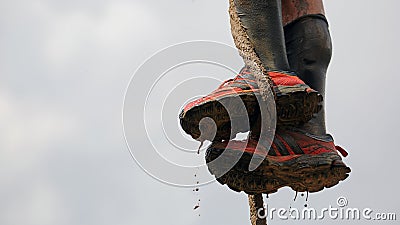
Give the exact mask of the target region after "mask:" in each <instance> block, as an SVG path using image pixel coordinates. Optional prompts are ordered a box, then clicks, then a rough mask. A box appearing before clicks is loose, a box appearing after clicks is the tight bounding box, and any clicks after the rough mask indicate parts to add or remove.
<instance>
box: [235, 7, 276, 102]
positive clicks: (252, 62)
mask: <svg viewBox="0 0 400 225" xmlns="http://www.w3.org/2000/svg"><path fill="white" fill-rule="evenodd" d="M229 15H230V23H231V32H232V36H233V40H234V42H235V45H236V47H237V49H238V50H239V55H240V56H241V57H242V58H243V61H244V63H245V64H246V66H247V67H249V69H250V71H251V72H252V73H253V75H254V77H255V78H256V81H257V85H258V87H259V89H260V94H261V97H262V99H263V100H264V101H267V99H268V98H269V97H270V96H269V95H270V91H269V87H271V89H272V87H273V82H272V80H271V78H270V77H269V76H268V71H267V69H266V68H265V67H264V66H263V64H262V63H261V60H260V58H259V57H258V55H257V53H256V51H255V48H254V47H253V44H252V43H251V41H250V38H249V36H248V35H247V33H246V28H245V27H244V26H243V24H242V22H241V21H240V18H239V16H238V13H237V11H236V7H235V2H234V0H229ZM272 93H273V95H274V97H276V96H275V93H274V92H273V91H272Z"/></svg>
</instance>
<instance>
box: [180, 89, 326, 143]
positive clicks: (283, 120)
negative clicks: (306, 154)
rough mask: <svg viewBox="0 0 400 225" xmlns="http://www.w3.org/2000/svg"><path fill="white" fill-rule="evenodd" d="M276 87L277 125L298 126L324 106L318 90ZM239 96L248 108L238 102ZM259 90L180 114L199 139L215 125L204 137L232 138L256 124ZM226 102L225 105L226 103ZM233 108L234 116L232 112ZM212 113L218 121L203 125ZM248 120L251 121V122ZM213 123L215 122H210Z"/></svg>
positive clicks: (182, 121) (226, 97)
mask: <svg viewBox="0 0 400 225" xmlns="http://www.w3.org/2000/svg"><path fill="white" fill-rule="evenodd" d="M276 89H278V90H277V91H276V93H277V100H276V102H275V105H276V114H277V125H279V126H298V125H300V124H303V123H306V122H308V121H309V120H310V119H312V118H313V116H314V115H315V114H316V113H317V112H319V111H320V110H321V108H322V105H321V104H320V103H321V102H322V100H323V99H322V96H321V95H320V94H318V92H315V91H313V92H307V91H306V88H304V87H300V86H290V87H278V88H276ZM238 97H240V100H241V102H243V104H244V106H245V108H243V107H241V104H237V103H238V100H239V99H238ZM257 99H261V98H260V97H259V94H257V96H256V95H254V92H247V93H243V94H242V93H240V94H231V95H226V96H223V97H221V98H220V99H218V100H215V101H209V102H206V103H204V104H202V105H198V106H195V107H193V108H192V109H190V110H188V111H187V112H186V113H185V114H184V113H183V111H182V113H181V114H180V116H179V117H180V123H181V126H182V129H183V130H184V131H185V132H186V133H188V134H190V135H191V136H192V138H194V139H196V140H197V139H199V138H200V136H201V135H202V134H201V130H207V129H211V128H210V127H212V126H214V123H215V125H216V134H215V137H214V135H207V134H203V137H202V138H203V140H210V141H212V140H214V141H219V140H230V139H232V138H234V137H235V136H236V134H237V133H240V132H247V131H249V130H250V128H251V127H253V126H256V125H257V124H256V122H257V117H258V115H259V114H260V109H259V104H258V100H257ZM224 106H225V107H224ZM228 111H229V112H230V114H231V115H230V116H229V114H228ZM206 117H209V118H211V119H212V120H213V121H214V122H211V121H209V122H208V123H207V122H205V123H203V124H202V125H201V126H203V127H201V126H200V121H201V120H202V119H203V118H206ZM247 121H248V122H247ZM210 123H212V124H210ZM213 137H214V138H213Z"/></svg>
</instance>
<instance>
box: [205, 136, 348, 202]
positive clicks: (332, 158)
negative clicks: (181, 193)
mask: <svg viewBox="0 0 400 225" xmlns="http://www.w3.org/2000/svg"><path fill="white" fill-rule="evenodd" d="M227 145H228V142H227V141H226V142H214V143H212V144H211V145H210V147H209V148H208V149H207V153H206V162H207V166H208V169H209V171H210V172H211V174H213V175H214V176H216V178H217V181H219V182H220V183H221V184H226V185H227V186H228V187H229V188H230V189H232V190H234V191H244V192H246V193H248V194H256V193H267V194H268V193H273V192H276V191H277V190H278V189H279V188H281V187H284V186H289V187H291V188H292V189H293V190H295V191H299V192H304V191H308V192H318V191H321V190H322V189H323V188H324V187H327V188H329V187H332V186H335V185H336V184H338V183H339V181H341V180H344V179H346V178H347V177H348V176H349V174H348V173H350V171H351V170H350V168H349V167H347V166H346V165H345V164H344V163H343V161H342V158H341V157H340V156H339V154H338V152H340V153H341V154H342V155H343V156H347V152H346V151H345V150H344V149H342V148H341V147H338V146H335V145H334V143H333V138H332V136H331V135H329V134H327V135H325V136H315V135H311V134H308V133H306V132H304V131H301V130H290V131H289V130H277V132H276V134H275V138H274V140H273V141H272V145H271V148H270V149H269V151H267V150H266V149H265V147H263V146H262V145H261V144H260V145H259V146H258V148H256V146H257V141H255V140H252V139H249V140H248V142H247V144H246V141H231V143H230V144H229V146H228V148H227ZM252 157H258V158H260V159H261V160H262V163H261V164H260V165H259V166H258V167H257V168H256V169H255V170H253V171H249V164H250V162H251V159H252ZM217 158H218V159H217ZM216 159H217V161H215V163H213V161H214V160H216ZM235 160H236V161H237V163H236V164H235V165H232V164H233V162H235ZM232 166H233V167H232ZM231 167H232V168H231Z"/></svg>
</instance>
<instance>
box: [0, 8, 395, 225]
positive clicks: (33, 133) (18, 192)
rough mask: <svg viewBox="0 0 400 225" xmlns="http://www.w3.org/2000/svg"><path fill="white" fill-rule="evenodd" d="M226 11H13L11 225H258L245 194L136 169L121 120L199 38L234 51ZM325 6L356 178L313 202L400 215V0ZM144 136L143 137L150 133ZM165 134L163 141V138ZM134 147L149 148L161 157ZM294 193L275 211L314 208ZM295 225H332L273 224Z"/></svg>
mask: <svg viewBox="0 0 400 225" xmlns="http://www.w3.org/2000/svg"><path fill="white" fill-rule="evenodd" d="M227 6H228V3H227V1H215V0H170V1H154V0H147V1H144V0H143V1H142V0H135V1H128V0H113V1H111V0H100V1H94V0H83V1H77V0H71V1H57V0H55V1H51V0H38V1H26V0H14V1H0V12H1V13H0V49H1V52H0V224H24V225H36V224H37V225H39V224H40V225H50V224H51V225H53V224H58V225H63V224H75V225H78V224H85V225H89V224H93V225H101V224H107V225H110V224H121V225H125V224H126V225H127V224H174V225H180V224H182V225H183V224H249V220H248V217H249V215H248V206H247V198H246V195H244V194H243V193H242V194H238V193H234V192H232V191H230V190H228V189H227V188H226V187H225V186H221V185H219V184H217V183H212V184H210V185H207V186H204V187H201V188H200V191H199V192H196V193H194V192H193V191H192V189H191V188H179V187H173V186H168V185H165V184H163V183H160V182H158V181H156V180H155V179H153V178H151V177H150V176H148V175H147V174H146V173H145V172H143V171H142V170H141V169H140V167H139V166H138V165H137V164H136V163H135V162H134V161H133V160H132V159H131V157H130V155H129V151H128V150H127V147H126V144H125V140H124V135H123V130H122V122H121V121H122V104H123V99H124V93H125V89H126V87H127V85H128V83H129V81H130V79H131V77H132V75H133V74H134V72H135V71H136V69H137V68H138V67H139V66H140V65H141V64H142V63H143V62H144V61H145V60H146V59H147V58H149V57H150V56H151V55H153V54H154V53H155V52H157V51H159V50H160V49H162V48H165V47H168V46H170V45H172V44H176V43H180V42H183V41H190V40H211V41H217V42H221V43H225V44H228V45H231V46H233V41H232V38H231V36H230V30H229V20H228V14H227ZM325 6H326V13H327V17H328V20H329V21H330V28H331V34H332V38H333V44H334V56H333V59H332V63H331V66H330V69H329V74H328V83H327V95H328V96H327V97H326V102H327V103H326V104H327V123H328V130H329V132H331V133H332V134H333V135H334V137H335V139H336V142H337V144H339V145H341V146H343V147H345V148H346V149H347V150H348V151H349V153H350V155H349V157H348V158H346V162H347V163H348V164H349V165H350V166H351V167H352V170H353V172H352V173H351V176H350V178H349V179H348V180H346V181H345V182H342V183H340V185H338V186H336V187H335V188H331V189H327V190H325V191H323V192H321V193H317V194H311V195H310V197H309V201H308V204H309V206H312V207H315V208H323V207H328V206H329V205H335V204H336V199H337V198H338V197H339V196H345V197H346V198H347V199H348V201H349V206H351V207H358V208H366V207H369V208H372V209H374V210H375V211H377V212H395V213H397V216H399V215H400V212H399V211H398V208H399V207H398V205H397V204H398V201H397V199H398V198H397V194H398V193H397V189H398V185H399V182H398V178H397V177H398V173H397V171H398V168H397V165H398V161H397V160H398V159H399V158H400V153H399V150H398V140H399V138H400V136H399V131H398V127H399V126H400V120H399V118H398V115H399V114H400V107H399V106H398V96H399V94H398V91H397V89H398V84H399V83H400V78H399V76H398V52H399V51H400V44H399V42H398V40H399V32H398V24H397V23H398V18H397V16H396V15H397V14H398V8H399V6H400V3H399V1H397V0H383V1H370V0H368V1H366V0H354V1H344V0H336V1H325ZM235 57H236V58H237V56H235ZM235 57H233V58H235ZM239 67H240V65H237V68H235V69H238V68H239ZM193 71H194V70H193ZM192 75H193V74H192ZM194 75H196V74H194ZM210 76H211V77H212V76H216V75H213V74H211V75H210ZM229 76H230V74H226V75H224V76H221V77H218V78H217V79H218V80H220V79H225V78H228V77H229ZM150 78H151V76H149V79H150ZM146 82H153V81H152V80H147V81H146ZM174 82H176V83H174V84H175V85H176V84H178V83H179V79H177V80H175V81H174ZM203 83H204V82H203ZM203 83H202V85H201V86H193V88H192V89H196V91H197V94H207V93H208V92H209V91H210V90H212V89H213V88H215V87H216V86H217V84H218V83H219V81H218V82H217V81H216V80H214V82H208V85H209V86H208V87H206V85H205V84H203ZM205 83H207V82H205ZM188 85H189V84H188ZM192 85H193V84H192ZM197 85H200V83H197ZM139 86H140V85H139ZM200 87H204V88H200ZM145 91H146V92H147V91H148V90H143V92H145ZM159 94H160V95H161V94H163V93H162V92H160V93H159ZM164 94H165V93H164ZM185 94H186V93H185ZM192 95H193V93H190V94H188V96H187V97H186V96H184V93H183V92H182V93H181V96H184V97H185V98H190V97H192ZM176 96H178V94H176ZM140 100H142V99H138V101H139V102H140ZM169 101H170V103H169V104H177V105H182V104H183V102H178V101H176V102H174V101H173V100H172V101H171V99H169ZM132 104H133V103H132ZM132 104H130V107H137V110H138V112H139V111H141V110H142V109H143V106H141V105H139V106H132ZM178 111H179V110H177V109H176V111H173V112H167V113H166V115H167V116H168V118H169V116H171V115H173V116H175V115H176V114H177V112H178ZM149 115H152V114H149ZM174 119H176V118H175V117H174ZM168 121H169V122H170V121H173V122H174V123H173V124H172V123H171V125H170V127H174V126H177V125H176V123H175V121H174V120H173V119H171V120H168ZM139 128H141V127H140V126H139V125H138V130H137V131H136V132H137V133H138V135H139V134H140V133H141V134H143V133H145V131H144V130H140V129H139ZM169 129H170V128H169ZM155 132H156V133H153V134H152V135H153V137H152V138H154V139H156V140H157V139H158V136H157V135H159V139H161V138H162V133H161V132H159V133H157V131H155ZM174 138H179V137H177V136H174ZM180 138H182V139H184V140H185V143H186V142H190V141H189V140H188V139H187V137H186V136H184V135H181V136H180ZM185 138H186V139H185ZM156 142H157V141H156ZM135 144H136V146H135V149H136V150H138V149H139V150H140V151H146V150H148V149H151V148H152V146H151V145H150V144H149V143H147V142H146V141H143V142H138V143H135ZM153 144H154V143H153ZM156 144H157V143H156ZM190 145H191V147H192V148H195V147H194V146H197V143H195V142H191V144H190ZM197 159H199V161H201V160H202V159H201V157H200V158H199V157H197ZM203 169H204V168H203ZM199 173H204V174H207V173H206V171H205V169H204V170H202V171H199ZM396 174H397V175H396ZM293 197H294V192H293V191H291V190H290V189H288V188H283V189H282V190H280V191H279V192H278V193H276V194H273V195H271V196H270V198H269V199H268V201H267V204H268V206H269V207H277V208H278V207H286V208H288V207H289V206H290V205H291V206H297V207H300V208H302V205H303V204H304V202H305V199H304V198H301V197H299V199H297V201H296V202H293ZM199 198H200V199H201V203H200V208H199V209H197V210H195V211H194V210H193V206H194V205H195V204H196V203H197V201H198V199H199ZM199 214H200V216H199ZM324 222H325V224H334V223H337V221H332V220H329V219H328V220H326V221H324ZM284 223H285V224H290V223H292V224H294V223H296V224H310V223H314V224H317V223H319V222H318V221H311V222H310V221H279V220H274V221H272V222H270V223H269V224H284ZM345 223H348V224H366V223H371V224H379V222H377V221H374V222H372V221H367V222H366V221H362V220H361V221H345ZM381 223H382V224H395V223H396V222H393V221H392V222H390V221H386V222H381Z"/></svg>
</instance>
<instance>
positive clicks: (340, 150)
mask: <svg viewBox="0 0 400 225" xmlns="http://www.w3.org/2000/svg"><path fill="white" fill-rule="evenodd" d="M335 148H336V150H338V152H340V154H342V156H343V157H346V156H348V155H349V153H348V152H347V151H346V150H344V149H343V148H342V147H340V146H338V145H336V146H335Z"/></svg>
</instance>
